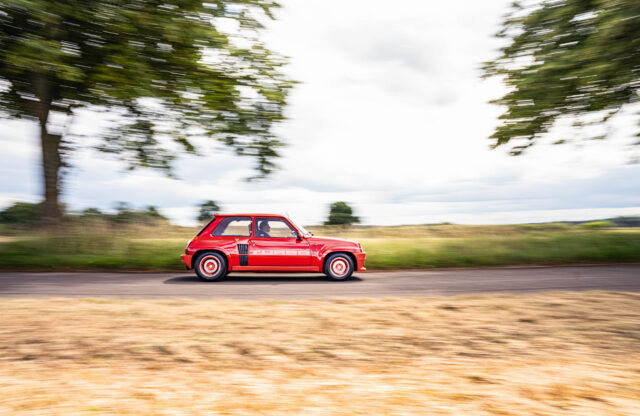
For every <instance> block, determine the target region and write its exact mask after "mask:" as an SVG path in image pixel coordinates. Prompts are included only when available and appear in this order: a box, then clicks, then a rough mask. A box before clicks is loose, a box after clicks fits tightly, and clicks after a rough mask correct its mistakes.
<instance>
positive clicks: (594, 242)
mask: <svg viewBox="0 0 640 416" xmlns="http://www.w3.org/2000/svg"><path fill="white" fill-rule="evenodd" d="M310 231H312V232H313V233H314V234H315V235H324V236H332V237H343V238H350V239H356V240H358V241H360V242H361V243H362V245H363V247H364V249H365V251H366V252H367V262H366V266H367V268H368V269H369V270H375V269H397V268H429V267H467V266H506V265H529V264H579V263H613V262H638V261H640V227H635V228H631V227H629V228H622V227H609V226H602V224H601V223H591V224H581V225H575V224H563V223H561V224H539V225H502V226H463V225H416V226H398V227H351V228H341V227H310ZM196 232H197V228H185V227H176V226H170V225H166V224H163V225H159V226H156V227H154V226H139V227H136V226H131V225H129V226H126V227H116V228H114V227H107V226H100V224H95V223H94V224H87V225H85V226H76V227H72V228H70V229H68V230H66V231H65V232H64V233H58V234H43V233H40V234H38V233H36V232H34V231H16V230H12V231H11V232H5V233H4V234H5V235H4V236H0V269H5V270H108V269H115V270H172V271H177V270H183V269H184V267H183V265H182V263H180V260H179V255H180V254H182V253H183V252H184V247H185V245H186V242H187V240H188V239H190V238H191V237H192V236H193V234H195V233H196Z"/></svg>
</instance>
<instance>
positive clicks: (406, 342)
mask: <svg viewBox="0 0 640 416" xmlns="http://www.w3.org/2000/svg"><path fill="white" fill-rule="evenodd" d="M0 305H1V311H2V325H1V326H0V331H1V337H0V363H1V364H0V414H6V415H87V414H101V415H102V414H106V415H203V414H211V415H247V414H255V415H292V414H300V415H345V414H349V415H391V414H393V415H581V416H583V415H632V414H640V294H630V293H611V292H585V293H544V294H528V295H474V296H458V297H432V298H388V299H349V300H322V301H320V300H318V301H286V302H284V301H231V300H225V301H218V300H216V301H213V300H212V301H194V300H166V301H162V300H116V299H3V300H0Z"/></svg>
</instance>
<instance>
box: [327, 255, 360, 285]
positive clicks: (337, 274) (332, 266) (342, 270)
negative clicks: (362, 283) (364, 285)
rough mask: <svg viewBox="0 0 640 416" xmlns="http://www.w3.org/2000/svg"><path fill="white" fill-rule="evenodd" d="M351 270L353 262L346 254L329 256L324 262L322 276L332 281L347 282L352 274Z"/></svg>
mask: <svg viewBox="0 0 640 416" xmlns="http://www.w3.org/2000/svg"><path fill="white" fill-rule="evenodd" d="M353 270H354V265H353V260H352V259H351V257H349V256H348V255H346V254H342V253H335V254H331V255H329V256H328V257H327V259H326V260H325V262H324V274H326V275H327V276H329V278H330V279H332V280H347V279H348V278H349V277H351V275H352V274H353Z"/></svg>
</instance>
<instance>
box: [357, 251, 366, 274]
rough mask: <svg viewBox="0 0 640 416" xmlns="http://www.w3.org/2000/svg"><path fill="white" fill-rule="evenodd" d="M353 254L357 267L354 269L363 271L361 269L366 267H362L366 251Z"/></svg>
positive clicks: (363, 269)
mask: <svg viewBox="0 0 640 416" xmlns="http://www.w3.org/2000/svg"><path fill="white" fill-rule="evenodd" d="M355 256H356V263H358V264H357V267H356V270H357V271H360V272H363V271H365V270H367V269H366V267H364V261H365V259H366V257H367V253H365V252H362V253H355Z"/></svg>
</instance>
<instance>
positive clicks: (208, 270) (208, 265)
mask: <svg viewBox="0 0 640 416" xmlns="http://www.w3.org/2000/svg"><path fill="white" fill-rule="evenodd" d="M193 268H194V269H195V271H196V274H197V275H198V277H199V278H200V279H202V280H205V281H207V282H215V281H218V280H220V279H222V278H223V277H224V275H226V274H227V259H226V258H225V256H223V255H222V254H220V253H216V252H215V251H207V252H205V253H202V254H200V255H199V256H198V257H197V258H196V261H195V263H194V265H193Z"/></svg>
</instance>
